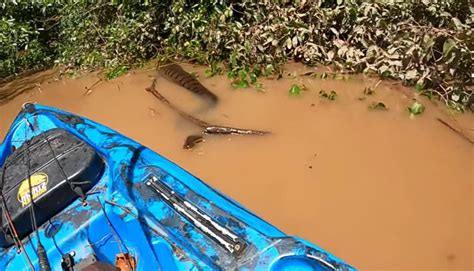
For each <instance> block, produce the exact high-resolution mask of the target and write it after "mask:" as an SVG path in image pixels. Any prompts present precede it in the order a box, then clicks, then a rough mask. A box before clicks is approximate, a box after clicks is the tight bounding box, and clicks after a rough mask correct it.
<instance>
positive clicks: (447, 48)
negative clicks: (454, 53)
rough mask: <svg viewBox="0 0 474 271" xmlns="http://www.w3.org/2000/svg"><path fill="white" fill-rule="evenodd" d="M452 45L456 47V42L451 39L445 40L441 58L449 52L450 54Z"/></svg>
mask: <svg viewBox="0 0 474 271" xmlns="http://www.w3.org/2000/svg"><path fill="white" fill-rule="evenodd" d="M454 45H456V42H455V41H454V40H452V39H447V40H446V41H445V42H444V44H443V56H444V57H446V56H447V55H448V54H449V52H451V49H453V47H454Z"/></svg>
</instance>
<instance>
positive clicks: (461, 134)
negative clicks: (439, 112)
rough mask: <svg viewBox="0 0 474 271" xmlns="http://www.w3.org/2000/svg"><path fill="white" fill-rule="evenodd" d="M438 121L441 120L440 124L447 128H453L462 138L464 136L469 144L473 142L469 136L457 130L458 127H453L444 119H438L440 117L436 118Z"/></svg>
mask: <svg viewBox="0 0 474 271" xmlns="http://www.w3.org/2000/svg"><path fill="white" fill-rule="evenodd" d="M436 119H437V120H438V121H439V122H441V123H442V124H444V125H445V126H446V127H448V128H449V129H451V130H453V131H454V132H455V133H456V134H458V135H459V136H461V137H462V138H464V139H465V140H467V141H469V143H471V144H474V140H472V139H471V138H469V137H468V136H467V135H465V134H464V133H463V132H462V131H459V130H458V129H456V128H454V127H453V126H451V125H450V124H449V123H447V122H446V121H444V120H442V119H440V118H436Z"/></svg>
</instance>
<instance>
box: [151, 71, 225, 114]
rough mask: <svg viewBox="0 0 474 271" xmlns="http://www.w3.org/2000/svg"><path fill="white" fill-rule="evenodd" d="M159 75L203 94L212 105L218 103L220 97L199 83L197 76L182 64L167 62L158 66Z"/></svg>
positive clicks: (199, 94) (200, 94)
mask: <svg viewBox="0 0 474 271" xmlns="http://www.w3.org/2000/svg"><path fill="white" fill-rule="evenodd" d="M158 75H160V76H162V77H164V78H166V79H167V80H169V81H171V82H173V83H175V84H177V85H179V86H182V87H184V88H185V89H187V90H189V91H191V92H193V93H194V94H196V95H198V96H201V97H203V98H205V99H206V100H208V101H209V102H210V103H211V104H212V105H216V104H217V102H218V101H219V98H218V97H217V96H216V95H215V94H214V93H212V92H211V91H210V90H209V89H207V88H206V87H205V86H203V85H202V84H201V83H199V81H198V80H196V78H194V77H193V76H192V75H191V74H189V73H187V72H186V71H185V70H183V68H181V66H179V65H178V64H175V63H170V64H166V65H164V66H162V67H159V68H158Z"/></svg>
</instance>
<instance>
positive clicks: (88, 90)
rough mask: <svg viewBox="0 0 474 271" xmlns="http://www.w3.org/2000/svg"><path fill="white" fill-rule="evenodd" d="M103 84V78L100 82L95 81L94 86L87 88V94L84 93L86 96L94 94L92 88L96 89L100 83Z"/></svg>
mask: <svg viewBox="0 0 474 271" xmlns="http://www.w3.org/2000/svg"><path fill="white" fill-rule="evenodd" d="M101 82H102V78H100V79H99V80H97V81H95V82H94V84H92V85H91V86H90V87H87V86H86V87H85V88H86V92H84V95H89V94H91V93H92V88H94V87H95V86H97V85H98V84H99V83H101Z"/></svg>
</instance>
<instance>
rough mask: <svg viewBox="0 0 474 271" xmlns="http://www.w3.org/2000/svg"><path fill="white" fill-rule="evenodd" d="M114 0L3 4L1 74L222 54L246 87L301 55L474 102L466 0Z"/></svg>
mask: <svg viewBox="0 0 474 271" xmlns="http://www.w3.org/2000/svg"><path fill="white" fill-rule="evenodd" d="M117 2H118V1H111V2H106V3H102V2H100V3H93V4H92V3H87V2H85V1H74V2H73V3H62V4H57V3H53V1H44V2H41V3H36V2H33V3H27V2H25V3H22V4H0V11H1V12H2V15H1V16H2V17H1V21H0V22H1V23H0V45H1V48H0V56H1V58H0V76H6V75H8V74H12V73H18V72H21V71H22V70H25V69H30V68H34V67H40V66H45V65H49V64H51V63H52V62H53V61H56V62H57V63H59V64H62V65H68V66H71V67H76V68H79V67H84V68H94V69H95V68H103V67H105V68H107V70H108V71H113V70H116V69H120V67H124V66H127V67H129V66H135V65H139V64H141V63H143V62H144V61H147V60H149V59H151V58H155V57H159V58H160V59H161V58H162V59H167V58H182V59H185V60H187V61H193V62H197V63H202V64H207V65H210V66H211V69H210V70H209V73H208V74H209V75H213V74H218V73H220V72H221V68H220V64H224V66H225V67H226V68H227V71H228V76H229V78H231V79H232V80H233V85H235V86H238V87H244V86H245V87H246V86H249V85H258V83H257V82H256V78H257V77H258V76H262V75H270V74H274V73H279V72H281V71H280V67H281V64H284V63H285V62H286V61H288V60H295V61H300V62H303V63H305V64H307V65H316V64H320V63H321V64H324V65H332V66H334V67H336V68H337V69H339V70H341V71H344V72H351V73H358V72H365V73H374V74H378V75H379V76H381V77H387V78H394V79H398V80H401V81H402V82H404V83H405V84H407V85H413V86H414V85H416V86H417V88H416V89H417V91H419V92H421V93H423V94H426V95H427V96H430V97H431V96H437V97H439V98H441V99H443V100H444V101H445V102H446V104H447V105H449V106H452V107H455V108H457V109H464V108H465V107H466V106H467V107H471V109H472V106H473V96H472V93H473V81H472V80H473V74H474V71H473V65H472V64H473V63H472V62H473V61H472V59H473V50H474V40H473V39H474V38H473V37H474V35H473V30H472V29H473V21H474V15H473V8H472V7H471V6H470V2H469V0H461V1H454V0H451V1H427V0H423V1H421V2H418V1H394V0H392V1H388V0H385V1H357V0H345V1H344V0H337V1H322V0H300V1H286V0H279V1H278V0H273V1H270V0H267V1H256V0H243V1H224V0H194V1H191V0H177V1H144V2H126V3H120V4H119V3H117ZM432 2H433V3H432ZM10 29H14V30H15V31H13V32H11V31H10ZM244 75H245V76H244Z"/></svg>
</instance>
